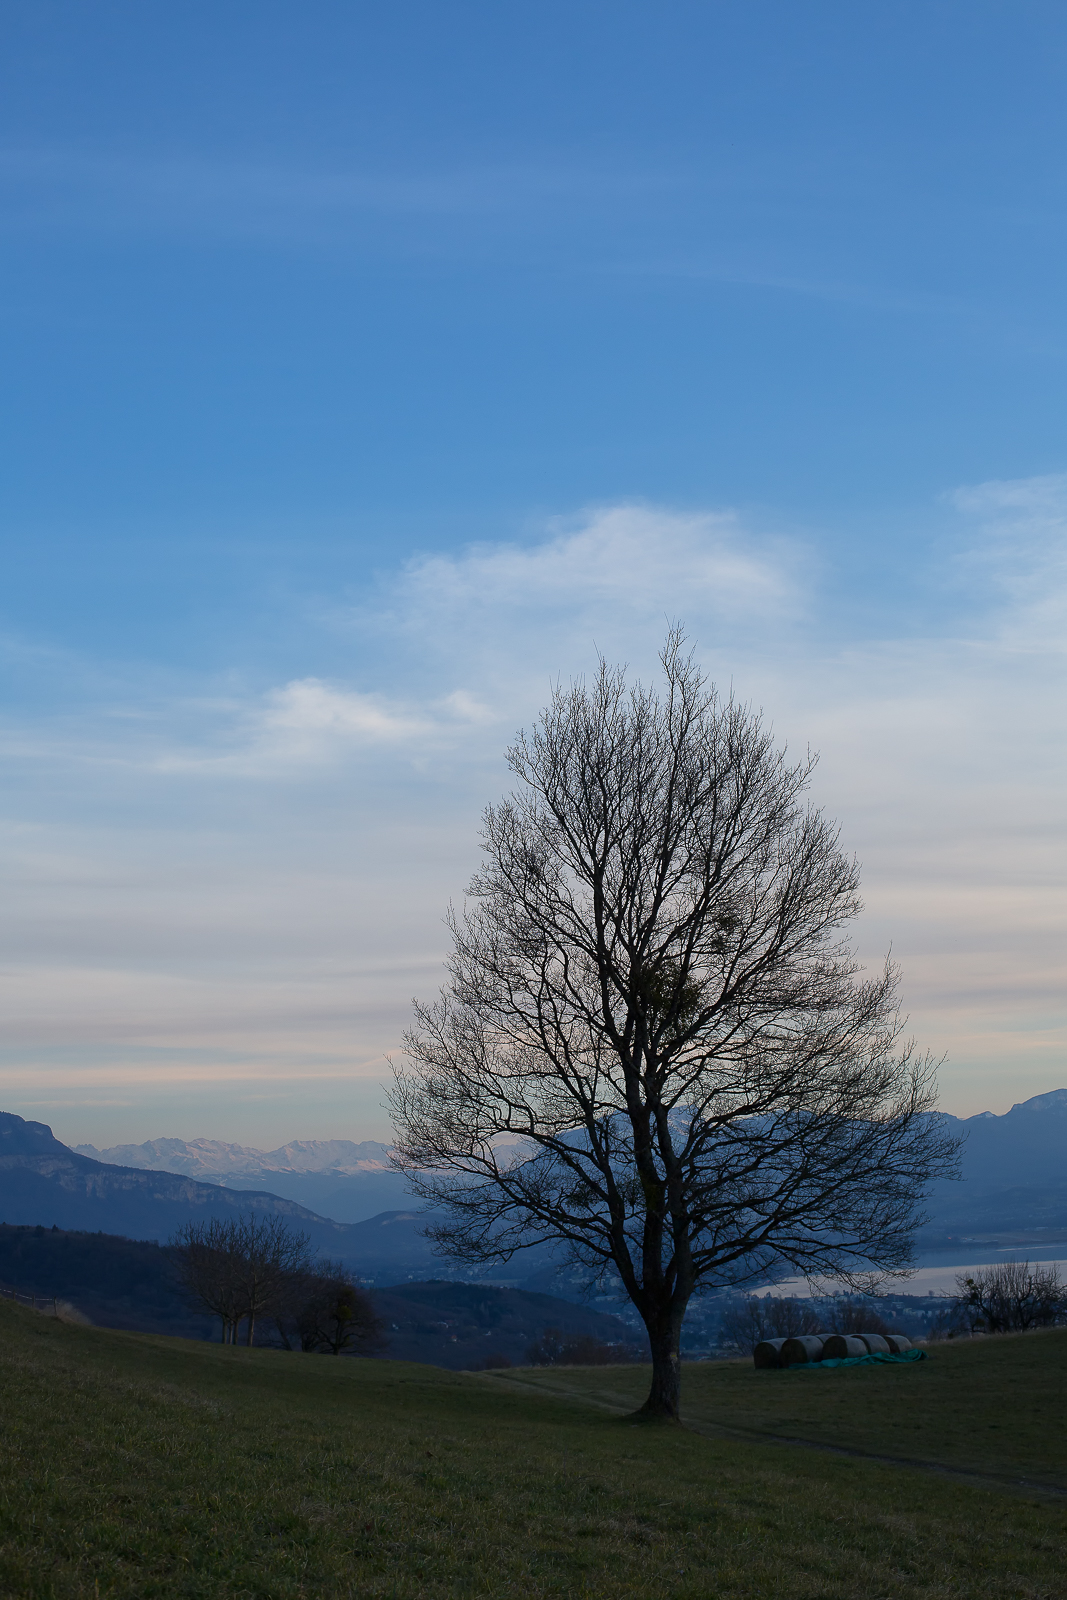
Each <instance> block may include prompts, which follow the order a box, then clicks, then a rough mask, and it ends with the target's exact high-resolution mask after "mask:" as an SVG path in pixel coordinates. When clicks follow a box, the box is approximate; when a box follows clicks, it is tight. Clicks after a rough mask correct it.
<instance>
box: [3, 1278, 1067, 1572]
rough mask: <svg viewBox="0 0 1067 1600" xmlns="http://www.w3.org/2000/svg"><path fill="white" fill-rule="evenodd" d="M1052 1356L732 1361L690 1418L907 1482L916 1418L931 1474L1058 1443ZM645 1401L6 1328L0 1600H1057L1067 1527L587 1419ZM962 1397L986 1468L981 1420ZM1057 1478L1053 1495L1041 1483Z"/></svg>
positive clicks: (634, 1386)
mask: <svg viewBox="0 0 1067 1600" xmlns="http://www.w3.org/2000/svg"><path fill="white" fill-rule="evenodd" d="M1065 1356H1067V1340H1065V1339H1064V1337H1063V1336H1059V1335H1048V1336H1042V1337H1037V1338H1032V1339H1028V1340H1027V1339H1024V1340H998V1341H991V1342H990V1343H989V1344H987V1345H977V1344H976V1345H967V1346H965V1347H960V1348H958V1349H950V1350H948V1351H946V1352H944V1353H943V1352H941V1351H938V1353H937V1359H936V1360H935V1361H931V1362H927V1363H923V1364H922V1365H921V1366H919V1367H917V1368H895V1369H892V1368H891V1369H887V1370H886V1371H879V1370H877V1369H854V1370H853V1371H845V1372H843V1373H840V1374H839V1375H838V1377H839V1378H844V1379H845V1380H846V1382H845V1383H844V1384H841V1383H839V1384H838V1386H837V1387H835V1386H834V1384H833V1383H832V1382H829V1381H827V1380H828V1379H830V1378H831V1376H832V1375H831V1374H825V1375H823V1374H815V1373H812V1374H805V1375H800V1374H788V1373H783V1374H774V1373H771V1374H755V1373H751V1374H748V1373H746V1371H745V1369H744V1368H742V1367H741V1366H736V1365H734V1364H732V1363H728V1364H724V1365H722V1366H717V1367H690V1368H688V1369H687V1371H686V1375H685V1384H686V1390H685V1393H686V1397H687V1400H688V1403H689V1408H690V1411H691V1413H692V1415H693V1417H694V1420H695V1421H696V1422H697V1423H698V1425H699V1426H701V1427H705V1426H707V1427H710V1426H712V1425H713V1422H714V1421H715V1420H716V1419H717V1420H718V1422H720V1423H721V1422H724V1421H730V1422H731V1425H734V1424H736V1425H737V1426H744V1427H746V1428H747V1427H766V1428H768V1429H770V1430H771V1431H774V1430H779V1431H781V1429H782V1428H784V1425H785V1424H784V1420H783V1419H788V1420H789V1425H790V1427H791V1428H792V1429H793V1430H794V1431H799V1430H801V1429H803V1430H804V1432H805V1436H806V1437H810V1438H813V1439H815V1438H818V1439H820V1440H823V1441H824V1442H839V1443H843V1444H854V1443H855V1441H856V1440H860V1441H864V1443H863V1444H862V1445H861V1446H859V1447H863V1448H869V1447H870V1444H871V1441H872V1440H874V1441H875V1442H876V1445H877V1448H878V1450H879V1451H884V1452H885V1453H894V1452H891V1451H890V1450H889V1445H890V1444H891V1443H893V1442H894V1441H899V1440H904V1441H905V1442H907V1441H908V1440H909V1439H912V1440H913V1442H912V1444H910V1445H908V1448H907V1451H906V1453H907V1454H908V1455H911V1456H915V1455H917V1454H920V1453H922V1452H920V1451H919V1450H917V1449H916V1448H915V1447H914V1437H913V1430H912V1431H909V1427H910V1424H909V1422H908V1419H909V1418H911V1419H912V1421H913V1422H915V1421H916V1419H918V1421H917V1426H918V1427H919V1429H920V1433H921V1441H922V1449H923V1451H924V1452H925V1453H926V1455H927V1456H928V1458H929V1459H931V1460H934V1459H944V1460H946V1461H949V1460H950V1457H951V1461H950V1464H952V1465H955V1466H964V1467H967V1466H970V1467H974V1468H976V1469H977V1470H986V1469H987V1468H988V1465H989V1463H990V1462H995V1461H1000V1462H1004V1461H1009V1462H1011V1463H1014V1462H1015V1461H1016V1460H1020V1459H1024V1458H1027V1456H1028V1451H1029V1450H1030V1448H1031V1446H1030V1444H1029V1443H1028V1442H1027V1441H1028V1440H1030V1439H1031V1436H1032V1435H1033V1436H1036V1429H1037V1427H1038V1425H1039V1421H1040V1417H1041V1415H1042V1412H1043V1414H1044V1417H1045V1425H1046V1429H1047V1431H1048V1433H1049V1434H1050V1435H1051V1434H1052V1433H1053V1432H1054V1431H1055V1430H1056V1429H1057V1428H1062V1422H1063V1412H1062V1383H1061V1379H1060V1373H1061V1372H1062V1364H1063V1360H1064V1357H1065ZM1019 1357H1021V1358H1022V1359H1023V1360H1024V1362H1025V1364H1026V1369H1027V1377H1026V1378H1025V1379H1024V1380H1023V1381H1022V1382H1021V1383H1020V1385H1019V1387H1018V1391H1017V1392H1016V1390H1015V1389H1014V1388H1013V1385H1014V1383H1015V1379H1014V1376H1013V1373H1014V1370H1015V1366H1016V1364H1017V1358H1019ZM764 1377H766V1378H768V1379H769V1380H770V1381H769V1382H766V1383H764V1382H757V1381H756V1380H758V1379H762V1378H764ZM646 1378H647V1374H643V1373H641V1372H640V1371H639V1370H628V1369H620V1370H616V1371H613V1372H611V1373H608V1374H605V1373H604V1372H602V1371H599V1372H598V1371H596V1370H595V1369H594V1370H592V1371H585V1372H581V1373H579V1372H573V1371H572V1372H562V1373H560V1372H556V1373H551V1374H533V1373H531V1374H522V1373H517V1374H516V1373H513V1374H512V1375H511V1378H510V1380H501V1379H499V1378H494V1377H491V1376H483V1375H467V1374H462V1373H449V1372H444V1371H441V1370H439V1369H436V1368H430V1367H419V1366H413V1365H403V1364H401V1363H394V1362H364V1361H335V1360H331V1359H330V1358H328V1357H320V1356H309V1357H302V1356H295V1355H288V1354H284V1353H275V1352H271V1351H262V1350H252V1351H249V1350H243V1349H240V1348H236V1349H224V1348H223V1347H222V1346H219V1345H214V1346H212V1345H203V1344H193V1343H187V1342H184V1341H181V1340H170V1339H161V1338H152V1337H148V1336H145V1335H137V1334H117V1333H111V1332H106V1331H104V1330H100V1329H93V1328H74V1327H64V1326H62V1325H59V1324H57V1323H54V1322H52V1321H50V1320H48V1319H46V1318H43V1317H40V1316H35V1315H34V1314H33V1313H32V1312H29V1311H25V1310H22V1309H21V1308H18V1307H12V1306H10V1305H3V1306H0V1383H2V1389H0V1395H2V1408H3V1409H2V1417H0V1427H2V1435H0V1439H2V1449H0V1593H2V1594H4V1595H12V1596H23V1595H28V1596H34V1597H37V1596H40V1597H52V1596H55V1597H65V1596H83V1595H84V1596H94V1597H95V1596H97V1595H99V1596H130V1597H134V1596H136V1597H138V1600H140V1597H151V1596H166V1597H172V1596H176V1597H182V1596H190V1597H193V1596H195V1597H197V1600H199V1597H208V1596H210V1597H220V1600H221V1597H223V1596H225V1597H227V1600H230V1597H246V1596H247V1597H263V1600H267V1597H270V1600H274V1597H277V1600H289V1597H297V1596H300V1597H304V1596H306V1597H309V1600H310V1597H315V1600H319V1597H332V1596H348V1595H353V1596H355V1595H375V1596H377V1595H381V1596H397V1597H408V1596H410V1597H416V1596H420V1597H421V1596H430V1597H434V1596H442V1597H444V1596H449V1597H451V1596H466V1595H472V1596H474V1595H479V1596H483V1595H484V1596H492V1597H494V1600H496V1597H501V1600H507V1597H511V1596H516V1597H517V1596H523V1597H527V1596H541V1595H561V1596H604V1597H616V1596H618V1597H623V1596H627V1597H629V1596H648V1597H650V1600H651V1597H653V1596H655V1597H660V1596H679V1597H680V1596H688V1597H693V1600H698V1597H699V1600H717V1597H723V1600H726V1597H735V1596H736V1597H741V1596H744V1597H749V1596H753V1597H754V1596H774V1597H779V1600H823V1597H826V1600H836V1597H853V1596H854V1597H857V1600H859V1597H862V1600H880V1597H896V1596H907V1597H923V1600H927V1597H929V1600H933V1597H942V1596H960V1597H967V1600H985V1597H987V1596H988V1597H992V1596H1012V1597H1016V1596H1018V1597H1020V1600H1023V1597H1025V1600H1031V1597H1034V1600H1036V1597H1061V1596H1064V1595H1067V1583H1065V1580H1064V1577H1063V1573H1064V1572H1065V1571H1067V1543H1065V1539H1064V1533H1065V1502H1063V1501H1060V1500H1057V1499H1054V1498H1053V1497H1051V1496H1048V1495H1046V1496H1040V1495H1037V1494H1032V1495H1029V1496H1028V1495H1026V1494H1021V1493H1018V1492H1008V1491H1006V1490H1005V1489H1001V1488H998V1487H996V1486H995V1485H993V1486H990V1487H975V1486H973V1485H971V1484H969V1483H965V1482H962V1481H958V1480H954V1479H952V1478H948V1477H943V1476H939V1475H937V1474H935V1473H932V1472H928V1471H921V1470H916V1469H914V1468H912V1467H907V1466H895V1465H887V1464H882V1463H877V1462H872V1461H866V1460H861V1459H853V1458H848V1457H842V1456H837V1455H832V1454H829V1453H827V1452H823V1451H815V1450H811V1449H806V1448H803V1447H801V1446H796V1445H785V1446H783V1445H776V1444H770V1443H763V1442H757V1443H750V1442H748V1441H747V1440H744V1439H737V1438H728V1437H709V1436H706V1435H704V1434H701V1433H697V1432H694V1431H690V1430H684V1429H676V1428H667V1427H649V1426H637V1425H634V1424H633V1423H632V1422H631V1421H630V1420H629V1419H628V1418H621V1417H618V1416H616V1415H614V1414H612V1413H611V1412H609V1411H607V1410H605V1409H603V1407H602V1406H600V1405H598V1404H596V1403H595V1402H596V1401H597V1400H598V1399H600V1400H604V1399H605V1396H610V1395H614V1396H615V1397H616V1398H615V1399H614V1400H612V1399H610V1398H609V1400H608V1403H610V1404H622V1403H625V1401H626V1400H627V1398H628V1396H629V1395H631V1394H632V1395H634V1396H635V1397H636V1395H637V1394H638V1393H639V1392H640V1388H641V1385H642V1383H643V1382H644V1381H646ZM890 1378H892V1379H895V1380H896V1385H897V1386H896V1388H893V1387H892V1386H891V1384H890V1383H889V1381H888V1380H889V1379H890ZM862 1379H872V1380H873V1382H868V1383H867V1384H866V1386H864V1385H863V1383H862V1382H861V1381H858V1380H862ZM546 1384H550V1385H552V1386H554V1387H557V1388H559V1389H560V1390H562V1391H565V1392H563V1393H559V1394H557V1393H552V1392H548V1391H547V1390H546V1387H545V1386H546ZM918 1385H925V1387H923V1388H921V1389H920V1388H918ZM805 1386H806V1387H805ZM913 1386H915V1387H913ZM976 1386H977V1387H976ZM976 1393H977V1394H978V1395H979V1397H980V1405H981V1414H982V1415H984V1416H989V1417H995V1418H997V1419H998V1420H997V1421H995V1422H993V1423H987V1427H988V1428H992V1427H998V1428H1000V1429H1001V1430H1002V1433H1003V1437H1002V1438H1001V1439H1000V1440H998V1444H997V1446H996V1447H991V1446H990V1445H989V1444H988V1443H987V1442H986V1441H984V1440H982V1439H981V1438H980V1427H979V1424H978V1422H977V1421H973V1422H972V1421H969V1420H967V1417H968V1411H969V1408H972V1406H973V1403H974V1398H975V1395H976ZM916 1394H921V1396H922V1398H921V1399H915V1398H914V1396H915V1395H916ZM783 1395H784V1396H785V1398H784V1399H783V1398H782V1396H783ZM1021 1402H1025V1405H1024V1406H1023V1408H1022V1411H1020V1404H1021ZM1057 1405H1059V1406H1060V1407H1061V1409H1060V1410H1059V1411H1058V1412H1056V1410H1055V1407H1056V1406H1057ZM898 1412H899V1415H897V1413H898ZM939 1418H940V1421H939V1420H938V1419H939ZM939 1441H940V1442H939ZM1057 1448H1060V1447H1059V1446H1057ZM939 1450H940V1452H941V1454H940V1455H939V1454H938V1453H937V1452H938V1451H939ZM968 1451H971V1452H972V1454H968ZM998 1451H999V1452H1000V1453H999V1454H998ZM1049 1459H1051V1458H1049ZM1042 1461H1043V1462H1044V1461H1045V1458H1044V1457H1043V1458H1042ZM1059 1470H1060V1469H1059V1467H1058V1466H1056V1465H1055V1463H1054V1464H1053V1466H1051V1467H1046V1466H1045V1465H1043V1466H1042V1469H1041V1472H1042V1475H1043V1477H1044V1478H1045V1479H1046V1480H1047V1482H1048V1483H1050V1484H1051V1483H1053V1482H1054V1481H1055V1478H1056V1473H1057V1472H1058V1471H1059ZM1030 1475H1031V1476H1033V1475H1034V1474H1033V1473H1031V1474H1030ZM1061 1481H1062V1479H1061Z"/></svg>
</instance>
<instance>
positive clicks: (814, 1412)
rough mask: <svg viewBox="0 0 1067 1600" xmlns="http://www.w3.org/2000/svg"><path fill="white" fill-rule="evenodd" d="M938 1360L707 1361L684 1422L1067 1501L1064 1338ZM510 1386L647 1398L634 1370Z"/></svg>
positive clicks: (939, 1354) (950, 1352)
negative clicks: (1043, 1490)
mask: <svg viewBox="0 0 1067 1600" xmlns="http://www.w3.org/2000/svg"><path fill="white" fill-rule="evenodd" d="M931 1355H932V1359H930V1360H928V1361H923V1362H919V1363H916V1364H915V1365H909V1366H906V1367H904V1366H901V1367H897V1366H884V1367H883V1366H874V1367H845V1368H837V1369H834V1368H829V1369H826V1370H822V1369H819V1368H812V1369H810V1370H808V1371H804V1370H803V1368H798V1369H794V1370H792V1371H789V1372H776V1371H773V1370H763V1371H759V1372H758V1371H756V1369H755V1368H754V1367H753V1365H752V1362H751V1361H714V1362H710V1361H709V1362H705V1363H700V1364H697V1365H693V1366H690V1367H687V1368H686V1370H685V1380H684V1394H683V1404H684V1410H685V1416H686V1420H687V1422H688V1423H689V1425H690V1426H691V1427H695V1428H698V1429H707V1430H709V1431H712V1432H723V1433H726V1434H727V1435H730V1434H736V1435H740V1436H742V1437H745V1438H750V1439H758V1438H760V1437H773V1438H778V1439H781V1438H798V1439H804V1440H808V1441H810V1442H811V1443H814V1444H821V1445H829V1446H836V1447H839V1448H843V1449H848V1450H854V1451H858V1452H862V1453H863V1454H865V1455H871V1456H890V1457H892V1458H894V1459H896V1460H905V1461H914V1462H926V1463H929V1464H930V1465H932V1466H939V1467H944V1468H952V1469H956V1470H958V1471H961V1472H968V1473H975V1474H979V1475H982V1476H987V1475H988V1476H990V1477H994V1478H996V1479H1000V1480H1004V1481H1005V1482H1007V1483H1010V1482H1012V1481H1015V1482H1019V1481H1022V1482H1023V1483H1025V1484H1033V1485H1042V1484H1047V1485H1049V1486H1050V1487H1058V1488H1060V1489H1063V1490H1064V1491H1067V1427H1065V1424H1067V1329H1055V1330H1051V1331H1049V1332H1042V1333H1033V1334H1016V1335H1013V1336H1008V1337H1006V1338H998V1339H988V1340H981V1341H975V1342H973V1343H972V1342H970V1341H966V1342H963V1343H947V1344H941V1345H938V1346H936V1347H935V1348H934V1349H933V1351H932V1352H931ZM502 1376H503V1377H505V1378H507V1379H509V1380H510V1381H511V1383H512V1385H514V1384H516V1383H518V1384H522V1385H523V1387H524V1388H526V1389H531V1388H533V1389H540V1390H543V1391H545V1392H550V1393H553V1394H555V1395H556V1396H557V1397H563V1396H564V1395H573V1397H574V1399H575V1400H576V1401H579V1402H582V1401H584V1402H586V1403H589V1402H590V1401H593V1402H599V1403H600V1404H602V1405H604V1406H606V1407H608V1408H610V1409H613V1410H617V1411H632V1410H633V1409H634V1408H635V1406H638V1405H640V1403H641V1401H642V1400H643V1399H644V1396H645V1393H646V1391H647V1388H648V1380H647V1377H646V1376H645V1374H644V1373H643V1372H642V1371H641V1369H640V1368H636V1367H625V1368H612V1367H601V1368H598V1369H593V1370H589V1369H586V1370H584V1371H579V1370H578V1369H575V1368H571V1369H570V1370H569V1371H565V1372H563V1371H561V1372H553V1371H552V1370H551V1369H548V1370H537V1369H533V1368H524V1369H520V1370H519V1371H516V1372H512V1373H509V1374H503V1375H502Z"/></svg>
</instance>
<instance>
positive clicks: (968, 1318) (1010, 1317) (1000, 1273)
mask: <svg viewBox="0 0 1067 1600" xmlns="http://www.w3.org/2000/svg"><path fill="white" fill-rule="evenodd" d="M956 1291H957V1292H956V1299H955V1304H954V1307H953V1309H954V1311H955V1313H956V1315H957V1317H958V1318H960V1319H961V1320H963V1321H965V1322H966V1323H967V1324H968V1325H969V1326H970V1328H971V1330H972V1331H974V1330H975V1329H982V1330H983V1331H985V1332H986V1333H1012V1332H1020V1333H1021V1332H1023V1331H1024V1330H1026V1329H1027V1328H1049V1327H1052V1326H1053V1325H1054V1324H1055V1323H1057V1322H1061V1321H1063V1320H1064V1318H1067V1284H1064V1283H1062V1282H1061V1281H1060V1275H1059V1270H1058V1268H1057V1267H1056V1266H1055V1265H1050V1266H1034V1267H1031V1265H1030V1263H1029V1261H1001V1262H998V1263H997V1265H996V1266H992V1267H980V1268H979V1270H978V1271H977V1272H976V1273H975V1274H974V1276H973V1277H971V1276H969V1275H968V1274H966V1273H962V1272H961V1273H959V1274H958V1275H957V1277H956Z"/></svg>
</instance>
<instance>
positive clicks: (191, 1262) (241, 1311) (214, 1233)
mask: <svg viewBox="0 0 1067 1600" xmlns="http://www.w3.org/2000/svg"><path fill="white" fill-rule="evenodd" d="M309 1243H310V1241H309V1239H308V1236H307V1234H306V1233H294V1232H293V1230H292V1229H291V1228H290V1227H289V1225H288V1223H287V1222H286V1221H285V1220H284V1218H282V1217H273V1216H267V1217H260V1218H257V1217H254V1216H251V1215H243V1216H240V1217H233V1218H229V1219H228V1220H226V1221H222V1220H220V1219H219V1218H217V1217H216V1218H212V1220H211V1221H210V1222H195V1223H187V1224H186V1225H185V1226H184V1227H182V1228H179V1229H178V1232H177V1233H176V1234H175V1236H174V1238H173V1239H172V1241H171V1244H172V1247H173V1250H174V1258H175V1261H176V1264H177V1267H178V1274H179V1277H180V1278H181V1280H182V1282H183V1284H184V1286H185V1288H186V1291H187V1292H188V1294H189V1295H190V1297H191V1298H192V1299H193V1300H194V1301H195V1302H196V1303H197V1304H199V1305H201V1306H203V1307H204V1309H205V1310H206V1311H209V1312H211V1313H212V1314H213V1315H214V1316H218V1317H221V1319H222V1339H223V1343H224V1344H234V1343H236V1340H237V1330H238V1328H239V1326H240V1324H241V1323H242V1322H243V1321H244V1320H245V1319H247V1321H248V1329H247V1333H246V1337H245V1343H246V1344H249V1345H250V1344H252V1343H253V1341H254V1339H255V1330H256V1321H257V1319H258V1318H260V1317H262V1316H269V1315H270V1314H271V1313H272V1312H273V1311H274V1310H275V1308H276V1307H277V1306H279V1305H280V1304H281V1303H282V1302H283V1300H284V1298H285V1296H286V1294H287V1292H288V1285H289V1282H290V1280H291V1278H292V1277H293V1276H294V1275H296V1274H300V1273H303V1272H306V1271H307V1270H308V1269H309V1266H310V1256H309V1248H308V1247H309Z"/></svg>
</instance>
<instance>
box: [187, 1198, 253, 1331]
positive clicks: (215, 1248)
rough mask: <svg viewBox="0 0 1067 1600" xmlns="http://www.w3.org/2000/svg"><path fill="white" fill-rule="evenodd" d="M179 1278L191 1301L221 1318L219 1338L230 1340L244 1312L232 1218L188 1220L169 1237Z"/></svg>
mask: <svg viewBox="0 0 1067 1600" xmlns="http://www.w3.org/2000/svg"><path fill="white" fill-rule="evenodd" d="M170 1243H171V1255H172V1258H173V1260H174V1264H175V1267H176V1268H177V1273H178V1278H179V1280H180V1282H181V1284H182V1287H183V1288H184V1289H185V1292H186V1294H187V1295H188V1297H189V1299H190V1300H191V1301H192V1302H193V1304H194V1305H198V1306H200V1307H201V1309H202V1310H204V1311H207V1312H208V1313H209V1314H210V1315H211V1316H213V1317H219V1318H220V1319H221V1321H222V1342H223V1344H233V1343H234V1342H235V1340H236V1335H237V1327H238V1324H239V1323H240V1321H241V1319H242V1317H243V1316H244V1310H243V1305H242V1301H241V1284H240V1271H239V1263H238V1262H237V1260H236V1259H235V1244H236V1239H235V1230H234V1223H233V1221H232V1220H231V1221H228V1222H223V1221H221V1220H220V1219H219V1218H218V1217H213V1218H212V1219H211V1221H210V1222H188V1223H186V1224H185V1225H184V1226H183V1227H181V1228H179V1229H178V1231H177V1232H176V1233H175V1235H174V1237H173V1238H172V1240H171V1241H170Z"/></svg>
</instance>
